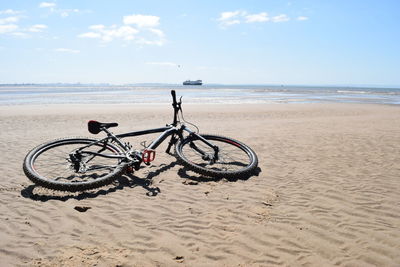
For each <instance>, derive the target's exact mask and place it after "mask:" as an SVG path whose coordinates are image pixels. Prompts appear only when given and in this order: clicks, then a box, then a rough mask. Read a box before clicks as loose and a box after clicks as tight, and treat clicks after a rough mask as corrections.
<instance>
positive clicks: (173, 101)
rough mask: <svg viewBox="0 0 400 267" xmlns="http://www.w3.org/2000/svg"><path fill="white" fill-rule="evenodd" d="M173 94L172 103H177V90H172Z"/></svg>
mask: <svg viewBox="0 0 400 267" xmlns="http://www.w3.org/2000/svg"><path fill="white" fill-rule="evenodd" d="M171 95H172V103H173V104H176V93H175V90H171Z"/></svg>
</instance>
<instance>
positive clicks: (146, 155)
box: [142, 149, 156, 165]
mask: <svg viewBox="0 0 400 267" xmlns="http://www.w3.org/2000/svg"><path fill="white" fill-rule="evenodd" d="M155 158H156V151H155V150H154V149H145V150H143V152H142V161H143V162H144V163H146V164H147V165H148V164H150V162H152V161H153V160H154V159H155Z"/></svg>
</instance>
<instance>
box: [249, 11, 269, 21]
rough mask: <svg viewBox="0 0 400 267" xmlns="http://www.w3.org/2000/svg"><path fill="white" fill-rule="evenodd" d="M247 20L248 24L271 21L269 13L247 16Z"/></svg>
mask: <svg viewBox="0 0 400 267" xmlns="http://www.w3.org/2000/svg"><path fill="white" fill-rule="evenodd" d="M245 18H246V23H253V22H264V21H268V20H269V18H268V14H267V12H261V13H259V14H252V15H247V16H245Z"/></svg>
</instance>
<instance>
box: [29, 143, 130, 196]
mask: <svg viewBox="0 0 400 267" xmlns="http://www.w3.org/2000/svg"><path fill="white" fill-rule="evenodd" d="M95 142H96V140H94V139H88V138H64V139H58V140H55V141H51V142H48V143H45V144H42V145H40V146H38V147H36V148H34V149H33V150H32V151H30V152H29V153H28V154H27V155H26V157H25V160H24V163H23V170H24V172H25V175H26V176H27V177H28V178H29V179H30V180H31V181H32V182H34V183H35V184H37V185H40V186H43V187H46V188H50V189H54V190H61V191H70V192H75V191H83V190H88V189H93V188H97V187H101V186H103V185H106V184H109V183H111V182H112V181H113V180H115V179H116V178H117V177H119V176H120V175H121V174H122V172H123V171H124V170H125V169H124V164H122V163H121V160H120V159H119V158H112V156H113V155H114V156H117V155H123V153H122V152H121V150H120V149H119V148H118V147H117V146H115V145H112V144H109V143H107V144H105V143H95ZM83 147H84V148H83ZM82 148H83V149H82ZM78 150H79V151H82V152H81V153H79V154H77V153H76V151H78ZM76 155H78V156H76ZM102 155H103V156H102ZM107 156H111V157H107Z"/></svg>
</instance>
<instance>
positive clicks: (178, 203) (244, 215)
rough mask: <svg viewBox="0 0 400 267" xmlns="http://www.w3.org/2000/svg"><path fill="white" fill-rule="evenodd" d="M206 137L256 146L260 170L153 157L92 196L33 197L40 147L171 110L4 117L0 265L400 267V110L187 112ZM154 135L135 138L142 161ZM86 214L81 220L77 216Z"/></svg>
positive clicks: (269, 107) (126, 108)
mask: <svg viewBox="0 0 400 267" xmlns="http://www.w3.org/2000/svg"><path fill="white" fill-rule="evenodd" d="M183 108H184V115H185V119H186V120H188V121H190V122H192V123H195V124H196V125H197V126H198V127H199V128H200V132H202V133H214V134H219V135H224V136H229V137H232V138H235V139H238V140H240V141H242V142H244V143H245V144H247V145H249V146H250V147H252V148H253V149H254V150H255V152H256V153H257V155H258V158H259V171H258V173H257V174H256V175H254V176H252V177H250V178H248V179H239V180H237V181H227V180H217V181H215V180H212V179H209V178H206V177H202V176H201V175H197V174H195V173H192V172H190V171H188V170H186V169H185V168H183V167H182V166H180V165H178V164H177V163H176V159H175V158H174V157H173V156H171V155H167V154H165V153H164V150H165V145H166V143H167V142H166V143H165V144H163V145H162V146H161V147H160V148H159V149H158V151H157V154H156V160H155V161H154V162H153V164H152V165H151V166H148V167H146V168H143V169H140V170H139V171H136V172H135V173H134V178H133V179H131V178H129V177H127V176H123V177H121V178H120V179H119V180H117V181H116V182H115V183H114V184H111V185H109V186H105V187H103V188H99V189H98V190H91V191H88V192H85V193H65V192H55V191H52V190H47V189H44V188H40V187H37V186H34V185H33V184H32V182H30V181H29V180H28V178H27V177H26V176H25V175H24V173H23V171H22V162H23V159H24V157H25V155H26V154H27V152H28V151H29V150H30V149H32V148H33V147H35V146H37V145H39V144H41V143H43V142H46V141H49V140H52V139H56V138H60V137H68V136H89V137H99V136H93V135H91V134H90V133H89V132H88V131H87V125H86V123H87V121H88V120H98V121H102V122H118V123H119V126H118V128H113V131H114V132H115V133H123V132H128V131H135V130H143V129H148V128H157V127H162V126H164V125H165V124H166V123H171V121H172V109H171V106H170V104H162V103H160V104H152V105H128V104H123V105H113V104H108V105H95V104H91V105H67V104H52V105H36V106H33V105H14V106H0V129H1V130H2V131H1V132H0V140H1V141H0V146H1V155H0V162H1V167H0V168H1V169H0V170H1V174H2V180H1V183H0V192H1V198H0V203H1V205H0V243H1V246H0V265H1V266H278V265H279V266H281V265H282V266H333V265H339V266H399V265H400V253H399V251H400V194H399V192H400V180H399V178H400V142H399V140H400V107H399V105H377V104H348V103H307V104H265V103H264V104H223V105H217V104H207V105H201V104H196V103H194V104H190V105H185V104H184V106H183ZM155 137H156V136H155V135H151V136H149V137H146V138H144V139H143V138H142V139H140V138H139V139H137V140H136V139H135V138H129V141H130V142H131V143H132V144H133V145H134V146H137V147H138V148H140V142H141V141H144V140H146V141H147V142H150V141H151V140H152V139H154V138H155ZM76 207H81V208H82V207H83V210H85V211H82V210H81V211H78V210H76V209H75V208H76Z"/></svg>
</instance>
